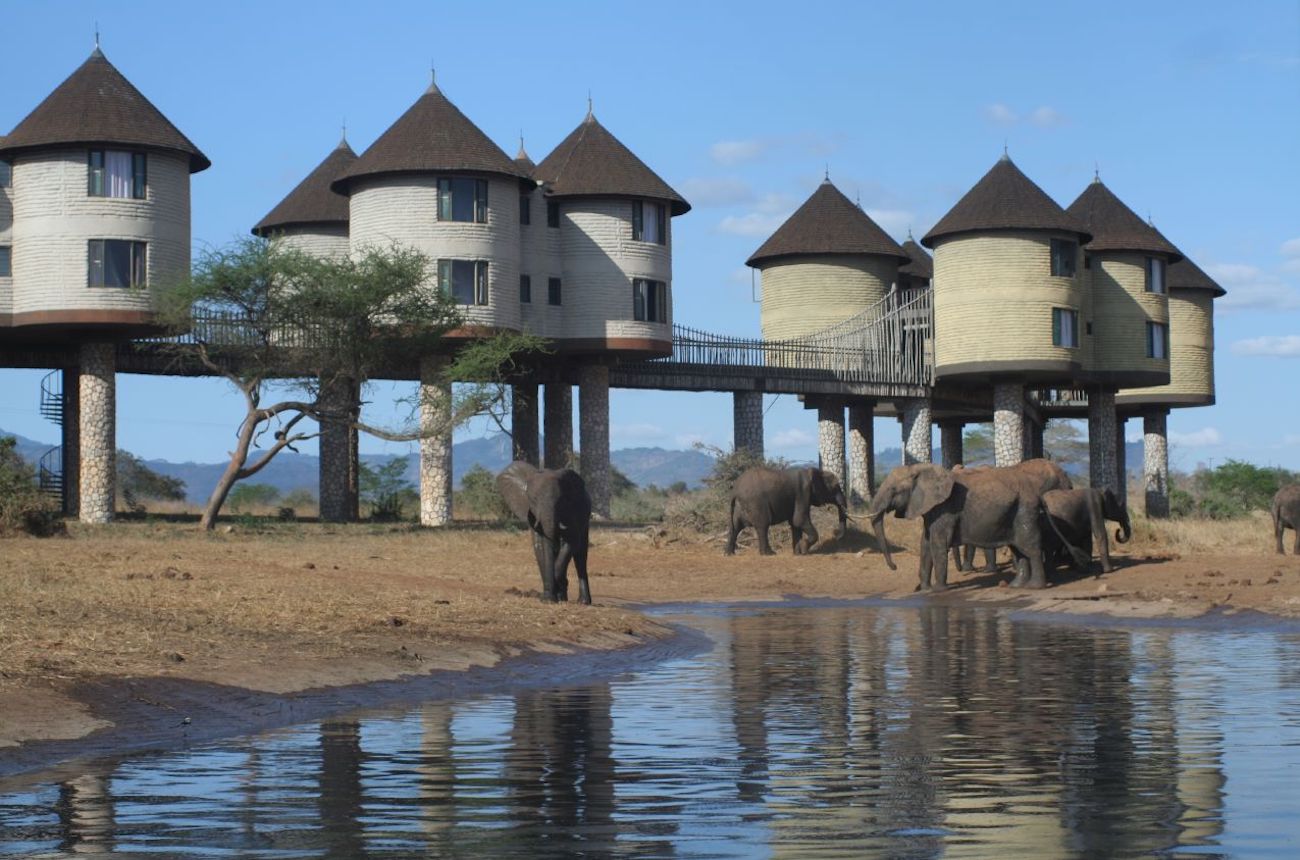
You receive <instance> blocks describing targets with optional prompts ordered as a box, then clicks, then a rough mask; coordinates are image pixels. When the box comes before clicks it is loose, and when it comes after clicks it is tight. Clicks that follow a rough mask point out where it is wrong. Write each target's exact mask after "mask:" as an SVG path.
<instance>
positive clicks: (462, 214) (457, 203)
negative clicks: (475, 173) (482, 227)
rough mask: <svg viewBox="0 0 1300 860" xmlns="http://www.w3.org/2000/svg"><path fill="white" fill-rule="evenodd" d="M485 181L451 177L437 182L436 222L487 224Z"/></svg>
mask: <svg viewBox="0 0 1300 860" xmlns="http://www.w3.org/2000/svg"><path fill="white" fill-rule="evenodd" d="M487 206H488V184H487V180H486V179H470V178H469V177H465V176H453V177H451V178H449V179H439V180H438V220H439V221H468V222H470V223H473V224H486V223H487Z"/></svg>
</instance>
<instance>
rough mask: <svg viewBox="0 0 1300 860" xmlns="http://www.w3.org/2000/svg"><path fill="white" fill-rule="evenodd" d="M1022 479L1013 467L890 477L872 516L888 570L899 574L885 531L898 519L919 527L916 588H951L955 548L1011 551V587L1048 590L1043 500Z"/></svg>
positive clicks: (920, 469) (914, 471)
mask: <svg viewBox="0 0 1300 860" xmlns="http://www.w3.org/2000/svg"><path fill="white" fill-rule="evenodd" d="M1025 472H1026V470H1022V469H1017V468H1016V467H1006V468H1000V469H980V470H975V469H972V470H965V471H959V472H949V471H948V470H947V469H945V468H943V467H942V466H936V465H934V464H932V463H918V464H915V465H912V466H901V467H899V468H897V469H895V470H894V471H892V472H890V473H889V477H887V478H886V479H885V481H884V483H883V484H881V485H880V489H879V490H877V491H876V495H875V496H873V497H872V499H871V506H870V508H869V509H868V514H867V515H868V517H870V518H871V520H872V521H873V524H874V525H875V528H876V539H877V540H878V541H879V542H880V545H881V549H882V550H883V552H884V553H885V561H886V563H888V564H889V566H890V568H891V569H896V568H895V566H894V563H893V559H892V558H891V557H890V554H889V542H888V541H887V540H886V538H885V529H884V516H885V514H886V513H888V512H890V511H893V512H894V514H895V516H898V517H901V518H904V519H916V518H917V517H920V518H921V520H922V524H923V529H922V542H921V553H920V555H921V563H920V569H919V571H918V577H917V578H918V580H919V588H923V589H933V590H935V591H942V590H943V589H945V588H947V587H948V549H949V548H950V547H952V546H954V545H958V544H970V545H973V546H982V547H998V546H1009V547H1011V551H1012V553H1013V554H1014V555H1015V557H1016V561H1017V568H1018V569H1019V573H1018V575H1017V576H1016V578H1015V580H1014V581H1013V582H1012V583H1011V584H1012V585H1013V586H1016V587H1028V588H1044V587H1046V585H1047V575H1046V572H1045V570H1044V566H1043V540H1042V527H1041V523H1040V519H1039V515H1040V512H1041V511H1042V506H1043V498H1042V493H1041V492H1040V491H1039V490H1038V489H1037V488H1036V486H1035V485H1034V482H1033V480H1032V479H1031V477H1030V476H1027V475H1026V474H1025ZM932 574H933V584H932V582H931V576H932Z"/></svg>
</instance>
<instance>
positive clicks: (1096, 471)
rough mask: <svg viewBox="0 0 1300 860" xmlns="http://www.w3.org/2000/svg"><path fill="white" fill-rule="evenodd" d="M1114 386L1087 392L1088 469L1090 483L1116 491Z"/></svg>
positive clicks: (1117, 491)
mask: <svg viewBox="0 0 1300 860" xmlns="http://www.w3.org/2000/svg"><path fill="white" fill-rule="evenodd" d="M1115 427H1116V415H1115V389H1113V388H1094V389H1093V390H1091V391H1089V392H1088V471H1089V474H1090V480H1091V484H1092V486H1094V487H1096V488H1098V489H1110V490H1111V491H1112V492H1114V493H1115V494H1116V495H1118V494H1119V472H1118V471H1117V470H1116V463H1115Z"/></svg>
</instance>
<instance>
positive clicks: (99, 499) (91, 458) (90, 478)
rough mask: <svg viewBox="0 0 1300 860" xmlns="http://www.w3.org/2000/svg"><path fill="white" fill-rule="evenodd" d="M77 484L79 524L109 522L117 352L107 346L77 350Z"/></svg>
mask: <svg viewBox="0 0 1300 860" xmlns="http://www.w3.org/2000/svg"><path fill="white" fill-rule="evenodd" d="M80 401H81V402H80V407H81V410H80V411H81V416H80V417H81V420H80V422H79V424H80V427H81V443H80V446H79V447H80V449H81V458H80V459H81V480H80V482H79V483H80V491H79V495H80V513H81V521H82V522H83V523H108V522H112V521H113V509H114V505H115V502H116V500H117V352H116V349H115V347H114V346H113V344H111V343H87V344H82V347H81V385H80Z"/></svg>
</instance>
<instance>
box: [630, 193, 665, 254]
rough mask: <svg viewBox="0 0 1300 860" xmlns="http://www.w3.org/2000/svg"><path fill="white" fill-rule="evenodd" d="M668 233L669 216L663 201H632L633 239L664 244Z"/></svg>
mask: <svg viewBox="0 0 1300 860" xmlns="http://www.w3.org/2000/svg"><path fill="white" fill-rule="evenodd" d="M667 233H668V216H667V214H666V213H665V211H664V205H663V204H662V203H645V202H643V201H641V200H634V201H632V239H633V241H636V242H655V243H657V244H660V245H662V244H664V242H665V241H666V238H665V237H666V236H667Z"/></svg>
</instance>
